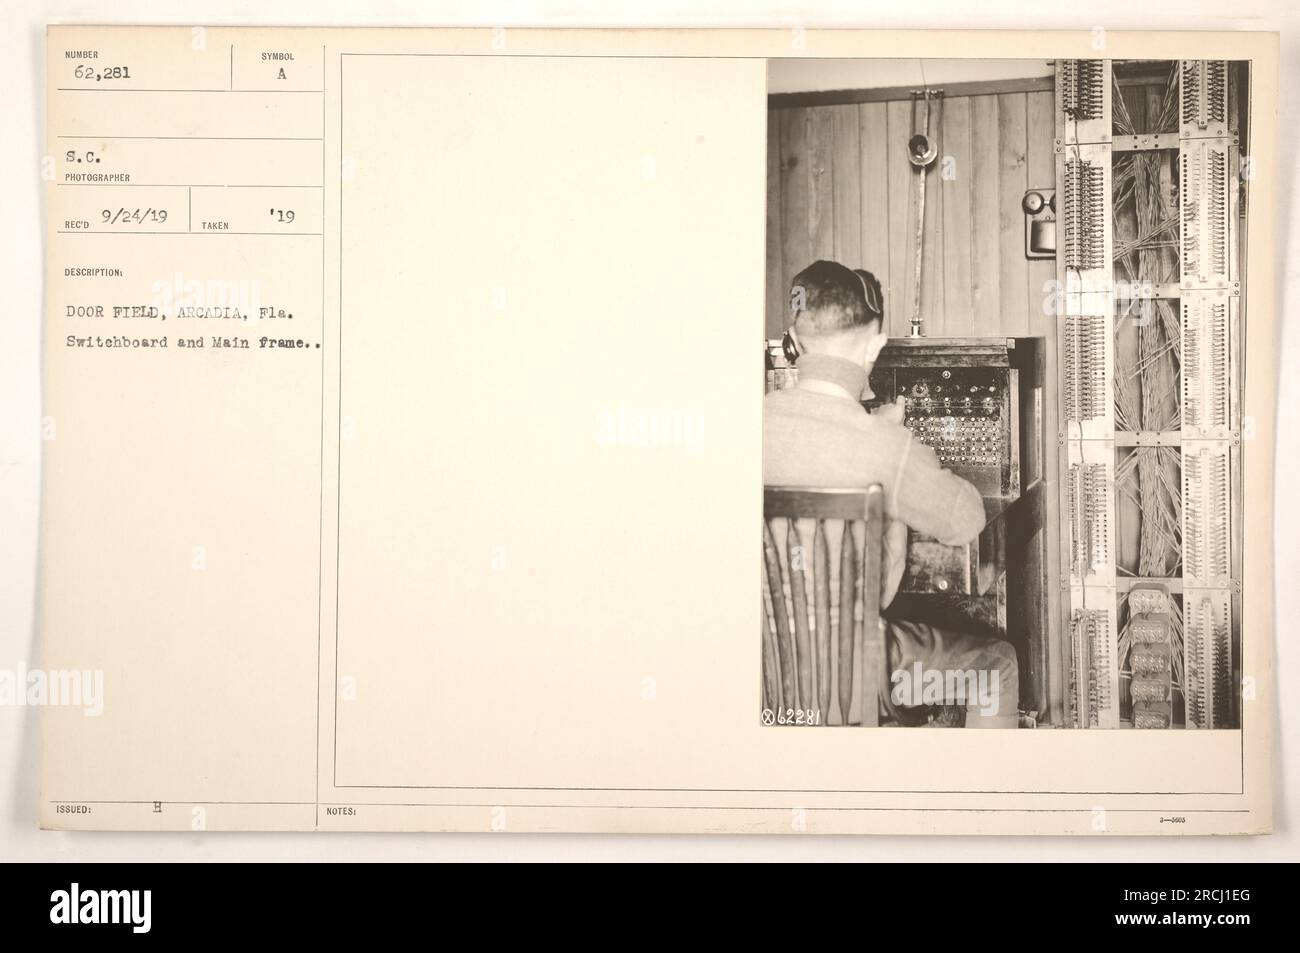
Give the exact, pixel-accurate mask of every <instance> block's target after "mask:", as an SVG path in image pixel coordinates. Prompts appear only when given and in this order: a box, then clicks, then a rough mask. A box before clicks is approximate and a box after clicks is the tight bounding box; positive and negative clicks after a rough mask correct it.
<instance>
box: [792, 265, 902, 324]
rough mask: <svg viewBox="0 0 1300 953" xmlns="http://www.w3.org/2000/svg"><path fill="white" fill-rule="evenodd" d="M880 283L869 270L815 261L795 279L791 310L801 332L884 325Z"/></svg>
mask: <svg viewBox="0 0 1300 953" xmlns="http://www.w3.org/2000/svg"><path fill="white" fill-rule="evenodd" d="M882 300H883V298H882V295H881V293H880V283H879V282H878V281H876V279H875V276H874V275H872V274H871V273H870V272H868V271H861V272H854V271H853V270H851V269H849V268H846V267H845V266H844V265H841V264H840V263H839V262H834V261H815V262H813V263H812V264H811V265H809V266H808V267H807V268H805V269H804V270H803V271H801V272H799V274H797V275H795V276H794V281H793V282H792V283H791V285H790V309H791V311H793V312H794V320H795V323H796V324H797V326H798V329H799V330H800V331H802V332H804V333H812V334H830V333H834V332H836V331H848V330H850V329H852V328H861V327H869V326H870V325H872V324H874V323H877V322H880V323H883V319H884V307H883V304H882Z"/></svg>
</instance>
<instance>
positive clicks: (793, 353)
mask: <svg viewBox="0 0 1300 953" xmlns="http://www.w3.org/2000/svg"><path fill="white" fill-rule="evenodd" d="M781 353H782V354H784V355H785V359H786V361H787V362H788V363H790V364H793V363H794V362H795V361H797V360H799V345H798V344H796V343H795V340H794V335H793V334H791V333H790V332H789V331H786V332H785V333H784V334H783V335H781Z"/></svg>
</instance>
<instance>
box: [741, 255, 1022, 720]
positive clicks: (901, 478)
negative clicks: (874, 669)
mask: <svg viewBox="0 0 1300 953" xmlns="http://www.w3.org/2000/svg"><path fill="white" fill-rule="evenodd" d="M791 304H792V310H793V313H794V324H793V325H792V326H791V327H790V328H789V330H788V331H787V335H788V339H789V342H790V344H791V345H793V348H794V350H795V352H796V353H797V354H798V361H797V368H798V372H799V381H798V384H797V385H796V386H795V387H792V388H788V389H786V390H780V391H774V392H772V393H770V394H768V395H767V397H766V398H765V399H764V403H763V482H764V484H766V485H769V486H812V487H867V486H870V485H872V484H875V483H878V484H880V485H881V486H882V487H883V488H884V491H885V513H886V516H887V518H888V523H887V527H886V533H885V538H886V546H885V554H884V562H883V564H882V573H883V575H884V579H885V590H884V594H883V596H882V600H881V607H882V608H884V607H885V606H887V605H888V604H889V603H890V601H892V599H893V597H894V594H895V593H896V592H897V590H898V584H899V582H900V580H901V579H902V575H903V569H904V568H905V563H906V555H907V552H906V548H907V527H909V526H910V527H911V528H912V529H914V530H916V531H917V532H918V533H923V534H925V535H927V536H933V537H934V538H936V539H938V540H939V541H940V542H943V543H947V544H950V545H961V544H965V543H968V542H970V541H971V540H973V539H975V538H976V537H977V536H979V533H980V530H982V529H983V528H984V504H983V501H982V500H981V498H980V494H979V491H978V490H976V489H975V487H973V486H971V484H969V483H967V482H966V481H965V480H963V479H961V478H960V477H958V476H957V475H955V474H954V473H951V472H950V471H948V470H945V469H943V468H942V467H941V466H940V465H939V460H938V458H937V457H936V456H935V454H934V451H933V450H931V449H930V448H929V447H927V446H926V445H925V444H923V443H921V442H920V441H919V440H915V439H913V437H912V434H911V432H910V431H909V430H908V429H907V428H906V427H904V426H903V406H902V403H901V398H900V402H899V403H896V404H894V405H892V406H889V407H884V408H881V409H880V410H878V411H877V412H876V413H874V414H869V413H867V411H866V410H865V409H864V408H863V407H862V405H861V403H860V401H862V400H866V399H869V398H871V397H872V396H874V395H873V394H872V393H871V390H870V389H869V387H868V386H867V380H868V376H869V375H870V373H871V368H872V366H873V365H874V364H875V361H876V358H877V357H878V356H879V354H880V351H881V349H882V348H883V347H884V346H885V342H886V341H887V337H886V335H885V333H884V330H883V319H884V307H883V296H882V294H881V291H880V285H879V284H878V283H877V282H876V280H875V278H874V277H872V276H871V275H870V274H869V273H867V272H859V273H854V272H853V271H851V270H850V269H848V268H846V267H844V266H843V265H840V264H837V263H835V262H830V261H818V262H815V263H813V264H812V265H810V266H808V267H807V268H805V269H804V270H803V271H801V272H800V273H799V274H798V275H796V276H795V279H794V282H793V285H792V288H791ZM884 624H885V625H886V626H887V629H888V631H887V634H886V656H887V657H886V664H885V675H886V678H888V679H890V682H889V684H884V685H882V686H881V692H880V694H881V701H882V703H883V704H884V706H885V709H886V712H887V713H888V715H890V716H891V717H892V718H893V719H894V720H895V721H898V722H900V723H901V722H907V721H909V720H913V719H912V717H910V716H914V714H915V709H912V711H908V710H907V709H908V708H909V707H911V705H912V703H911V702H909V701H901V702H900V701H899V700H898V698H897V697H892V698H891V696H897V694H898V693H896V692H894V691H893V688H894V687H895V685H897V684H900V683H901V682H904V681H908V680H909V679H911V677H912V673H913V672H915V671H916V670H917V663H919V668H920V669H921V670H923V671H932V672H943V673H968V674H969V675H970V676H971V677H972V678H973V677H974V676H975V674H976V673H984V674H983V676H982V677H983V679H985V681H984V684H986V685H988V686H994V687H993V689H992V692H990V693H986V697H985V699H984V700H983V701H977V700H976V699H973V698H971V697H969V695H968V696H967V699H966V701H967V715H966V725H967V727H982V728H1015V727H1017V724H1018V716H1017V710H1018V706H1019V694H1020V689H1019V679H1018V670H1017V666H1016V653H1015V649H1014V648H1013V647H1012V646H1011V645H1010V644H1009V643H1007V642H1004V641H1001V640H998V639H992V640H986V639H980V638H976V637H975V636H972V635H967V634H961V633H956V632H950V631H946V630H943V629H939V628H936V627H934V626H930V625H925V624H923V623H918V622H910V621H891V622H887V623H884ZM903 673H906V674H903ZM994 693H995V694H994ZM990 696H991V697H992V698H996V704H995V705H994V704H989V703H988V702H989V700H990ZM948 701H949V702H951V701H952V700H951V699H948Z"/></svg>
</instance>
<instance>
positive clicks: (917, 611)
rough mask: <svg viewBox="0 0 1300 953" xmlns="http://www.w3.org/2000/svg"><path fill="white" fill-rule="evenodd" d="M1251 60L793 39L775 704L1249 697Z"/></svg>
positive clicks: (768, 628)
mask: <svg viewBox="0 0 1300 953" xmlns="http://www.w3.org/2000/svg"><path fill="white" fill-rule="evenodd" d="M1250 84H1251V74H1250V64H1249V63H1247V62H1241V61H1235V62H1234V61H1227V60H1118V59H1091V60H1055V61H1051V60H981V59H967V60H911V61H907V60H901V59H899V60H799V59H784V60H773V61H771V62H770V63H769V95H768V137H767V299H766V301H767V306H766V314H765V323H764V328H763V332H764V371H765V387H764V390H765V396H764V398H763V483H764V487H763V507H764V513H763V561H762V566H763V580H762V590H763V608H764V628H763V631H762V642H761V644H762V669H763V684H762V705H761V718H762V721H763V724H764V725H772V726H785V725H794V726H830V725H840V726H843V725H856V726H872V727H874V726H878V725H880V726H885V725H888V726H928V727H966V728H1113V729H1121V728H1138V729H1159V730H1177V729H1217V728H1235V727H1238V726H1239V723H1240V722H1239V712H1240V708H1241V704H1242V697H1241V694H1242V692H1250V691H1251V690H1252V688H1251V685H1250V683H1249V682H1245V683H1243V681H1242V676H1241V632H1242V628H1241V617H1242V612H1243V606H1242V604H1241V598H1240V595H1241V573H1242V535H1241V526H1240V513H1241V505H1242V491H1241V468H1242V466H1243V458H1244V457H1245V456H1246V455H1248V454H1249V452H1250V436H1251V427H1252V423H1251V420H1250V418H1248V417H1244V416H1243V414H1242V411H1241V406H1242V400H1241V398H1242V390H1241V388H1242V382H1243V377H1244V367H1243V353H1244V352H1243V348H1242V340H1243V334H1244V333H1245V328H1246V326H1247V323H1248V321H1247V310H1246V303H1247V300H1248V285H1249V276H1248V274H1247V273H1246V270H1245V268H1244V262H1243V258H1242V255H1241V249H1242V241H1241V236H1242V234H1243V232H1244V229H1245V226H1246V221H1247V215H1248V211H1249V192H1250V180H1251V159H1250V155H1251V150H1250V142H1251V138H1250V133H1251V130H1250V123H1249V117H1250ZM841 87H842V88H841ZM1244 611H1249V607H1245V609H1244Z"/></svg>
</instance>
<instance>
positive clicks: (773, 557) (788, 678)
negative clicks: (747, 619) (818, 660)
mask: <svg viewBox="0 0 1300 953" xmlns="http://www.w3.org/2000/svg"><path fill="white" fill-rule="evenodd" d="M763 559H764V561H765V562H766V564H767V588H768V592H770V593H771V594H772V615H773V617H774V619H773V621H775V622H776V649H777V658H778V660H779V662H780V665H781V705H780V707H781V708H782V709H784V708H793V707H794V706H795V704H796V697H797V696H796V691H795V668H794V666H795V661H794V639H793V638H792V637H791V634H790V621H789V616H788V615H787V614H786V608H785V594H784V592H782V584H783V582H784V580H783V578H782V575H781V557H780V556H778V555H777V548H776V540H775V539H773V538H772V528H771V526H769V525H768V522H767V520H764V521H763Z"/></svg>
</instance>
